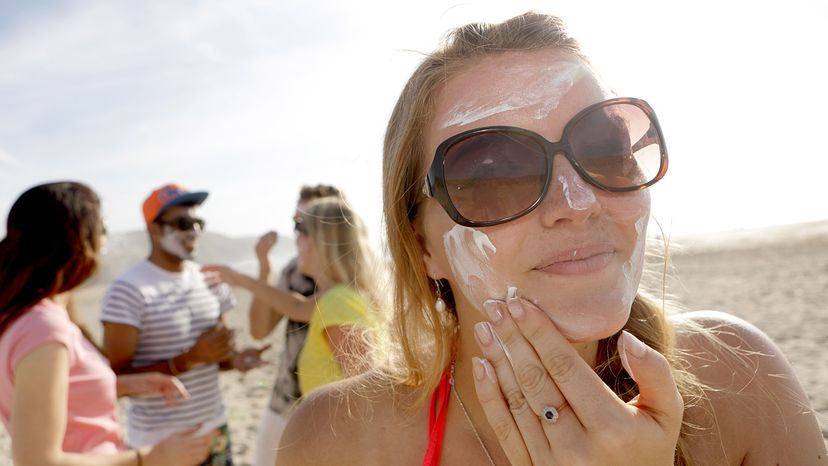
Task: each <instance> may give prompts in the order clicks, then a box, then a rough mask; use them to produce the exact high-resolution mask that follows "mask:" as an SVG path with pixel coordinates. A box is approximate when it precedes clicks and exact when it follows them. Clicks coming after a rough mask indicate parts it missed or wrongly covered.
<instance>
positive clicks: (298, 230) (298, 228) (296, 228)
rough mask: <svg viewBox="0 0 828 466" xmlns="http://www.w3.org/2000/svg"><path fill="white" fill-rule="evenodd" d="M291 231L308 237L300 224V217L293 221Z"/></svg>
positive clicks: (304, 227)
mask: <svg viewBox="0 0 828 466" xmlns="http://www.w3.org/2000/svg"><path fill="white" fill-rule="evenodd" d="M293 231H295V232H296V233H299V234H300V235H304V236H308V228H307V227H306V226H305V225H304V224H303V223H302V218H301V217H296V218H294V219H293Z"/></svg>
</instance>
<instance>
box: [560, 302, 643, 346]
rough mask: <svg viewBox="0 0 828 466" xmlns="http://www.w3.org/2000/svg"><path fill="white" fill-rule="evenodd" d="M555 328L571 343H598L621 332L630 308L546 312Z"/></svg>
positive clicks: (595, 308)
mask: <svg viewBox="0 0 828 466" xmlns="http://www.w3.org/2000/svg"><path fill="white" fill-rule="evenodd" d="M546 314H547V315H548V316H549V319H550V320H552V323H554V324H555V327H557V328H558V330H559V331H560V332H561V334H562V335H563V336H564V337H565V338H566V339H567V340H569V341H570V342H571V343H586V342H592V341H598V340H601V339H604V338H607V337H610V336H612V335H615V334H616V333H618V331H620V330H621V329H622V328H623V327H624V324H626V323H627V320H628V319H629V317H630V308H629V306H627V307H618V305H617V304H616V305H615V306H612V307H610V306H607V307H603V308H602V307H601V306H596V307H591V308H589V309H588V310H587V309H569V310H567V311H565V312H546Z"/></svg>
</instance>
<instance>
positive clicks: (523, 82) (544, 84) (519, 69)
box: [440, 61, 585, 128]
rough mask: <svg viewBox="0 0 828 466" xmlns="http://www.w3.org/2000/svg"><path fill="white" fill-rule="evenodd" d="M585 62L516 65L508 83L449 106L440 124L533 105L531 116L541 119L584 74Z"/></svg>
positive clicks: (469, 120) (463, 122) (460, 122)
mask: <svg viewBox="0 0 828 466" xmlns="http://www.w3.org/2000/svg"><path fill="white" fill-rule="evenodd" d="M584 73H585V69H584V66H583V64H581V63H580V62H577V61H561V62H557V63H553V64H551V65H549V66H547V67H545V68H542V69H540V70H539V69H538V68H537V67H536V66H534V65H532V66H515V67H512V68H511V69H510V70H509V74H510V79H509V80H508V81H509V84H510V85H509V86H507V87H506V88H498V89H494V90H491V89H489V90H488V92H486V91H484V92H483V93H482V94H480V95H478V96H475V97H474V98H471V99H464V100H463V101H461V102H459V103H457V104H456V105H455V106H454V107H452V108H451V109H449V111H448V112H447V113H446V117H445V119H444V120H443V122H442V124H441V125H440V126H441V127H442V128H448V127H450V126H464V125H469V124H472V123H474V122H476V121H478V120H482V119H484V118H487V117H490V116H492V115H497V114H500V113H505V112H511V111H515V110H521V109H524V108H533V110H534V111H533V112H532V117H533V118H534V119H536V120H541V119H543V118H546V117H547V116H549V113H550V112H552V111H553V110H555V109H556V108H558V105H559V104H560V101H561V98H563V96H564V95H565V94H566V93H567V92H569V90H570V89H571V88H572V86H573V85H575V83H576V82H577V81H578V80H579V79H580V78H581V77H582V76H583V74H584Z"/></svg>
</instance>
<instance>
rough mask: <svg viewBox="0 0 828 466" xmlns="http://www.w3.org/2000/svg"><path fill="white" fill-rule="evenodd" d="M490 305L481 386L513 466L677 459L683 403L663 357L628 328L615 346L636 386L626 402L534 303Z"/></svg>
mask: <svg viewBox="0 0 828 466" xmlns="http://www.w3.org/2000/svg"><path fill="white" fill-rule="evenodd" d="M484 307H485V308H486V312H487V314H488V316H489V319H490V320H491V324H489V323H488V322H480V323H478V324H477V325H476V327H475V335H476V338H477V342H478V345H479V346H480V348H481V349H482V350H483V354H484V356H485V358H486V359H485V360H480V359H476V358H475V361H474V379H475V388H476V391H477V397H478V399H479V400H480V404H481V406H482V407H483V410H484V412H485V414H486V418H487V419H488V421H489V424H490V425H491V427H492V429H493V430H494V432H495V434H496V435H497V438H498V441H499V442H500V445H501V447H502V448H503V451H504V452H505V453H506V455H507V456H508V458H509V460H510V461H511V462H512V464H515V465H528V464H536V465H542V464H550V465H559V464H560V465H606V464H612V465H642V464H646V465H671V464H673V457H674V451H675V447H676V442H677V440H678V435H679V429H680V427H681V419H682V413H683V410H684V405H683V401H682V398H681V395H680V394H679V392H678V389H677V388H676V384H675V381H674V380H673V376H672V373H671V372H670V367H669V365H668V363H667V360H666V359H665V358H664V357H663V356H662V355H661V354H659V353H658V352H656V351H655V350H653V349H651V348H649V347H648V346H646V345H645V344H644V343H642V342H641V341H640V340H638V339H637V338H635V337H634V336H632V335H631V334H629V333H627V332H623V333H622V336H621V338H619V340H618V351H619V354H620V355H621V358H622V361H623V362H625V364H624V365H625V367H626V368H627V370H628V372H629V373H630V375H631V376H632V377H633V379H634V380H635V381H636V383H638V387H639V395H638V396H636V397H635V398H634V399H633V400H632V401H630V402H628V403H624V402H623V401H622V400H621V399H620V398H619V397H618V396H617V395H616V394H615V393H613V391H612V390H611V389H610V388H609V387H608V386H607V385H606V384H604V382H602V381H601V379H600V378H599V377H598V375H597V374H596V373H595V371H594V370H593V369H592V368H591V367H590V366H589V365H588V364H587V363H586V362H585V361H584V360H583V359H582V358H581V357H580V356H579V355H578V353H577V352H576V351H575V349H574V348H573V347H572V346H571V344H570V343H569V341H567V340H566V338H564V337H563V335H562V334H561V333H560V332H559V331H558V329H557V328H556V327H555V325H554V324H553V323H552V321H551V320H550V319H549V317H548V316H547V315H546V314H545V313H544V312H543V311H541V310H540V309H538V308H537V307H535V306H534V305H533V304H532V303H530V302H528V301H525V300H523V299H521V298H510V299H508V300H507V302H503V301H496V300H489V301H487V302H486V303H485V305H484ZM492 330H493V331H494V333H492ZM548 407H549V408H552V409H551V410H550V409H547V408H548ZM548 418H554V420H553V421H550V420H547V419H548Z"/></svg>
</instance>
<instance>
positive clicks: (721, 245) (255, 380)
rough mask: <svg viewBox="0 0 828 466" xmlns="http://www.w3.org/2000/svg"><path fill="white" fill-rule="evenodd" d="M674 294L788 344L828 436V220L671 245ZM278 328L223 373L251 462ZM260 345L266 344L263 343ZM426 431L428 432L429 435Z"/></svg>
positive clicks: (240, 447) (235, 433)
mask: <svg viewBox="0 0 828 466" xmlns="http://www.w3.org/2000/svg"><path fill="white" fill-rule="evenodd" d="M671 250H672V253H671V256H672V265H673V271H672V272H671V274H670V278H669V279H668V280H667V291H668V294H669V295H671V296H673V297H675V298H677V299H678V301H679V302H680V304H681V305H682V306H683V307H684V308H686V309H690V310H698V309H715V310H722V311H726V312H729V313H732V314H734V315H737V316H739V317H741V318H743V319H745V320H747V321H749V322H751V323H752V324H754V325H756V326H757V327H759V328H760V329H762V330H763V331H764V332H766V333H767V334H768V335H770V337H771V338H772V339H773V340H774V341H775V342H776V343H777V344H778V345H779V346H780V347H781V348H782V350H783V351H784V353H785V354H786V355H787V357H788V358H789V360H790V362H791V363H792V365H793V367H794V369H795V370H796V373H797V375H798V377H799V379H800V381H801V382H802V384H803V386H804V388H805V390H806V392H807V393H808V395H809V398H810V400H811V403H812V405H813V407H814V409H815V410H816V411H817V413H818V417H819V421H820V424H821V426H822V433H823V437H825V438H827V439H828V351H826V348H828V303H827V302H826V301H828V299H826V298H828V222H821V223H815V224H807V225H793V226H785V227H775V228H768V229H763V230H756V231H749V232H741V233H729V234H722V235H708V236H702V237H696V238H685V239H683V240H682V241H681V245H680V246H675V247H671ZM105 287H106V284H104V283H97V284H94V285H92V286H88V287H85V288H83V289H81V290H79V292H78V294H77V298H76V299H77V304H78V307H79V309H80V310H81V311H82V312H83V315H84V319H85V320H86V321H87V322H88V323H89V327H90V329H92V331H93V332H95V333H97V334H98V336H99V335H100V324H99V322H98V321H97V316H98V314H99V305H100V300H101V297H102V294H103V292H104V290H105ZM236 296H237V299H238V301H239V306H238V308H237V309H236V310H234V311H232V312H231V313H230V314H229V317H230V322H231V325H232V326H233V327H235V328H236V329H238V331H237V333H236V335H237V341H238V344H237V346H238V347H244V346H247V345H252V344H254V342H252V341H251V338H250V337H249V333H248V331H247V315H246V310H247V305H248V303H249V300H250V296H249V294H248V293H246V292H244V291H240V290H237V292H236ZM280 333H281V332H278V331H277V332H274V334H273V335H272V336H271V337H270V338H269V339H268V341H267V342H268V343H271V344H273V349H271V350H270V351H269V352H268V353H266V359H268V360H270V361H272V362H271V364H270V365H268V366H266V367H264V368H260V369H257V370H255V371H252V372H250V373H248V374H246V375H242V374H239V373H237V372H227V373H222V375H221V383H222V388H223V390H224V399H225V402H226V404H227V407H228V411H229V418H230V428H231V436H232V442H233V449H234V459H235V461H236V464H237V465H247V464H250V461H251V458H252V456H253V449H254V447H255V438H256V431H257V429H258V425H259V419H260V415H261V413H262V410H263V409H264V407H265V405H266V404H267V401H268V397H269V393H270V388H271V384H272V382H273V379H274V372H275V370H276V365H275V361H277V360H278V358H277V355H278V351H279V348H280V346H281V341H280V340H279V338H277V337H276V335H279V334H280ZM255 344H256V345H259V344H261V343H258V342H256V343H255ZM423 435H425V431H424V433H423ZM0 464H3V465H5V464H11V460H10V450H9V440H8V435H7V434H6V432H5V431H0Z"/></svg>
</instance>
